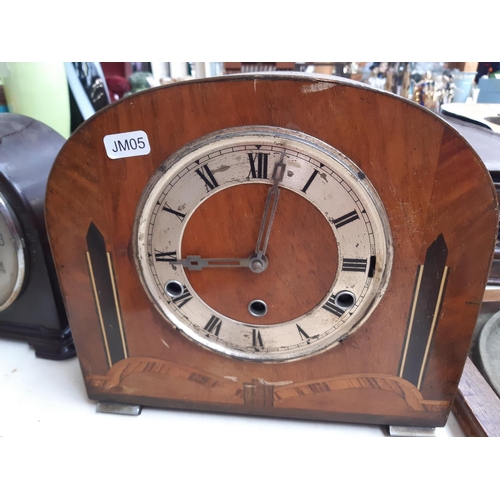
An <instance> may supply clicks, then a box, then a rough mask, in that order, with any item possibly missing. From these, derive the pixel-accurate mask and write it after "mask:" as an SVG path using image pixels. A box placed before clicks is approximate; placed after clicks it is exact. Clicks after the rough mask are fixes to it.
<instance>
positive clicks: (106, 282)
mask: <svg viewBox="0 0 500 500" xmlns="http://www.w3.org/2000/svg"><path fill="white" fill-rule="evenodd" d="M87 247H88V251H89V255H90V261H91V263H92V270H91V272H92V273H93V276H94V282H95V287H96V291H97V300H99V304H100V310H101V315H102V323H103V325H104V330H105V331H104V332H102V333H103V335H105V336H106V340H107V344H108V349H109V356H110V358H111V364H112V365H114V364H115V363H117V362H118V361H120V360H122V359H124V358H126V357H127V354H126V353H125V350H124V345H123V342H124V340H123V339H122V335H121V331H120V323H119V320H118V312H117V306H116V304H115V299H114V294H113V284H112V282H111V275H110V269H109V265H108V257H107V253H106V244H105V242H104V238H103V236H102V234H101V233H100V231H99V229H97V227H96V226H95V225H94V223H93V222H92V223H91V224H90V227H89V230H88V232H87Z"/></svg>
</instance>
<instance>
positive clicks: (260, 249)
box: [255, 151, 286, 259]
mask: <svg viewBox="0 0 500 500" xmlns="http://www.w3.org/2000/svg"><path fill="white" fill-rule="evenodd" d="M284 158H285V152H284V151H283V152H282V153H281V157H280V159H279V160H278V162H277V163H276V165H274V170H273V177H272V178H273V185H272V186H271V188H270V189H269V191H268V193H267V198H266V205H265V207H264V215H263V216H262V222H261V224H260V231H259V238H258V239H257V245H256V246H255V255H256V257H257V258H258V259H261V258H262V257H263V256H265V255H266V250H267V244H268V243H269V236H270V235H271V228H272V226H273V221H274V216H275V214H276V207H277V206H278V198H279V195H280V189H279V184H280V182H281V181H282V180H283V177H284V176H285V170H286V165H285V163H284V161H283V159H284ZM271 205H272V206H271ZM264 233H265V235H266V237H265V239H264V244H262V238H263V237H264Z"/></svg>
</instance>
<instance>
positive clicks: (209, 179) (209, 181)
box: [196, 165, 219, 189]
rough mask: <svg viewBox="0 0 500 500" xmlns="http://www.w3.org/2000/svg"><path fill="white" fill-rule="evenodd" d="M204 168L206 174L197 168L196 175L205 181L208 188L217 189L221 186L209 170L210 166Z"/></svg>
mask: <svg viewBox="0 0 500 500" xmlns="http://www.w3.org/2000/svg"><path fill="white" fill-rule="evenodd" d="M202 168H203V170H204V171H205V172H203V170H202V169H201V168H197V169H196V173H197V174H198V175H199V176H200V177H201V178H202V179H203V181H204V182H205V184H206V185H207V187H208V188H209V189H215V188H216V187H218V186H219V184H217V181H216V180H215V177H214V174H212V172H211V171H210V169H209V168H208V165H204V166H203V167H202ZM205 174H206V175H205Z"/></svg>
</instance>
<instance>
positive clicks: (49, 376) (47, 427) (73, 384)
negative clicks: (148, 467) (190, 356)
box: [0, 339, 464, 446]
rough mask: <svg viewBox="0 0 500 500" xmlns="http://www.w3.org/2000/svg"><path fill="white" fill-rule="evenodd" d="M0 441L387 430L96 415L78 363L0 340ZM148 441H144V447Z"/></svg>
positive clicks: (452, 428)
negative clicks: (55, 435)
mask: <svg viewBox="0 0 500 500" xmlns="http://www.w3.org/2000/svg"><path fill="white" fill-rule="evenodd" d="M0 395H1V396H0V397H1V403H2V407H3V410H2V411H1V412H0V436H1V437H17V436H23V435H26V434H27V433H28V434H30V435H34V436H42V435H51V433H54V432H57V433H59V434H67V435H71V434H72V433H74V429H75V428H78V429H79V433H80V436H81V435H82V433H84V435H85V433H86V434H88V436H89V437H92V438H93V439H97V438H98V436H100V435H101V436H107V437H109V435H110V434H111V435H113V434H115V435H119V434H120V433H125V434H127V435H128V436H131V437H133V436H149V437H151V439H152V440H153V442H154V440H155V437H154V436H155V435H158V433H162V432H165V430H166V429H169V430H170V431H171V430H172V429H175V434H174V442H171V443H170V446H172V445H174V446H182V445H183V444H182V443H183V437H185V436H186V434H187V433H189V436H190V439H192V438H193V432H195V434H196V437H197V439H200V440H203V439H204V436H207V435H208V434H210V435H214V434H216V435H218V436H221V439H222V440H225V439H227V440H231V439H235V438H236V439H238V438H237V436H240V435H241V434H242V433H243V434H244V435H247V436H252V435H257V434H258V435H259V436H260V437H261V438H262V437H263V436H265V435H267V436H269V438H270V439H276V436H277V435H280V434H286V433H289V432H290V431H293V433H294V435H295V439H300V438H301V437H303V438H306V437H307V439H309V440H310V439H318V445H322V443H324V440H329V439H335V438H337V437H387V436H388V429H387V427H386V426H377V425H359V424H346V423H331V422H311V421H302V420H290V419H275V418H265V417H253V416H236V415H226V414H218V413H216V414H215V413H206V412H194V411H193V412H192V411H181V410H165V409H157V408H148V407H146V408H143V410H142V414H141V415H140V416H138V417H132V416H124V415H115V414H102V413H96V404H95V402H93V401H90V400H89V399H88V398H87V395H86V392H85V387H84V383H83V378H82V375H81V372H80V366H79V363H78V360H77V359H76V358H73V359H70V360H65V361H50V360H44V359H39V358H36V357H35V353H34V350H33V349H31V348H30V347H29V346H28V345H27V344H26V343H24V342H18V341H12V340H6V339H0ZM454 436H464V434H463V431H462V429H461V428H460V426H459V424H458V422H457V420H456V419H455V416H454V415H453V414H451V415H450V418H449V420H448V423H447V425H446V426H445V427H442V428H437V429H436V437H454ZM146 441H147V439H145V442H146Z"/></svg>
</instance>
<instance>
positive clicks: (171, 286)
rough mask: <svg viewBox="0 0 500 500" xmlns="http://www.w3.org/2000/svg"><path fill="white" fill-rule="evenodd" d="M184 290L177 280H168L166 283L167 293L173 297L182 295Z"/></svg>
mask: <svg viewBox="0 0 500 500" xmlns="http://www.w3.org/2000/svg"><path fill="white" fill-rule="evenodd" d="M182 292H184V287H183V286H182V284H181V283H179V282H178V281H176V280H170V281H167V283H166V284H165V293H166V294H167V295H168V296H169V297H171V298H172V299H176V298H177V297H180V296H181V295H182Z"/></svg>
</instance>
